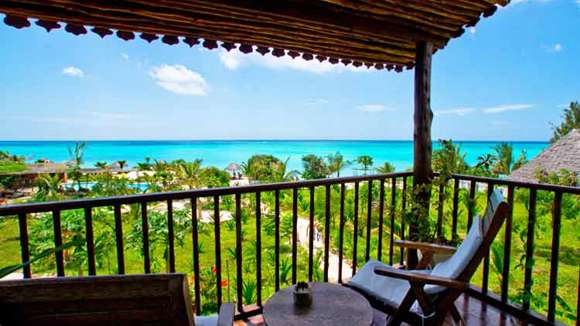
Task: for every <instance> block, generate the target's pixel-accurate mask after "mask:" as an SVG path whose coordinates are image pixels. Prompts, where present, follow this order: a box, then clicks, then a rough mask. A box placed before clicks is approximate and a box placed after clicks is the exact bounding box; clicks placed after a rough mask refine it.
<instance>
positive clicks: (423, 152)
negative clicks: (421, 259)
mask: <svg viewBox="0 0 580 326" xmlns="http://www.w3.org/2000/svg"><path fill="white" fill-rule="evenodd" d="M432 50H433V45H432V44H431V43H429V42H424V41H419V42H417V49H416V54H415V57H416V63H415V112H414V133H413V141H414V144H413V145H414V146H413V154H414V155H413V194H414V205H413V213H414V216H415V218H416V219H417V220H416V221H419V220H420V219H427V218H428V217H429V199H430V196H431V181H432V177H433V171H432V169H431V153H432V145H431V122H432V120H433V112H431V55H432ZM416 223H417V222H415V223H413V224H410V225H409V236H410V237H411V238H413V237H416V236H417V232H418V225H417V224H416ZM417 263H418V259H417V251H416V250H409V251H408V252H407V265H408V266H409V268H413V267H414V266H416V265H417Z"/></svg>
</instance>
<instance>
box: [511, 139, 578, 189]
mask: <svg viewBox="0 0 580 326" xmlns="http://www.w3.org/2000/svg"><path fill="white" fill-rule="evenodd" d="M561 170H568V171H570V172H573V173H576V174H577V175H580V129H575V130H572V131H571V132H570V133H569V134H568V135H566V136H564V137H562V138H560V140H558V141H557V142H556V143H554V144H552V145H551V146H550V147H548V148H547V149H545V150H544V151H543V152H542V153H540V155H538V156H537V157H536V158H535V159H533V160H531V161H530V162H528V163H527V164H525V165H523V166H522V167H520V168H519V169H517V170H515V171H514V172H513V173H512V174H510V175H509V177H508V178H509V179H512V180H516V181H525V182H530V181H534V182H537V181H538V179H537V174H538V172H541V173H558V172H560V171H561Z"/></svg>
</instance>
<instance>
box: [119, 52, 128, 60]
mask: <svg viewBox="0 0 580 326" xmlns="http://www.w3.org/2000/svg"><path fill="white" fill-rule="evenodd" d="M121 58H123V59H124V60H129V55H128V54H127V53H121Z"/></svg>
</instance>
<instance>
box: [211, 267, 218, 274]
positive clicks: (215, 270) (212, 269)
mask: <svg viewBox="0 0 580 326" xmlns="http://www.w3.org/2000/svg"><path fill="white" fill-rule="evenodd" d="M211 273H212V274H215V273H217V268H215V266H213V267H212V268H211Z"/></svg>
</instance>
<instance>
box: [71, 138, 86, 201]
mask: <svg viewBox="0 0 580 326" xmlns="http://www.w3.org/2000/svg"><path fill="white" fill-rule="evenodd" d="M86 145H87V143H86V142H77V143H75V146H74V147H69V148H68V153H69V155H70V157H71V162H72V168H71V170H70V171H69V174H70V177H71V179H73V181H75V182H76V183H77V189H78V190H80V189H81V177H82V173H81V166H82V164H83V157H84V155H85V146H86Z"/></svg>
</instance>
